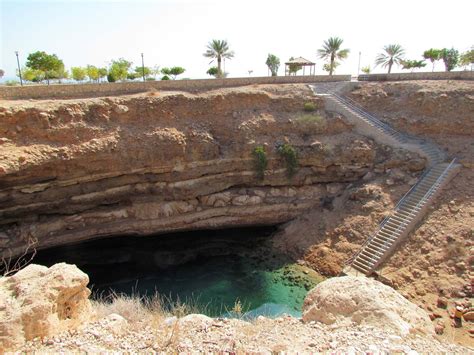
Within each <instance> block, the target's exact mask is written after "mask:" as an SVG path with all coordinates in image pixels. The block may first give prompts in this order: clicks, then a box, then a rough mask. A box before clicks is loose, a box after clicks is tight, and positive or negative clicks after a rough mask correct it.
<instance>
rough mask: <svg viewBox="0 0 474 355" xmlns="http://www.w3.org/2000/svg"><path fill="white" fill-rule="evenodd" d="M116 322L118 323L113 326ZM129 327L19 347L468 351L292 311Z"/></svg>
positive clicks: (88, 330) (88, 329) (121, 324)
mask: <svg viewBox="0 0 474 355" xmlns="http://www.w3.org/2000/svg"><path fill="white" fill-rule="evenodd" d="M117 328H118V329H117ZM141 328H142V329H137V328H136V326H135V325H134V326H133V327H130V326H129V325H128V322H127V321H126V320H125V319H124V318H122V317H118V316H116V315H112V316H109V317H106V318H104V319H102V320H100V321H96V322H93V323H90V324H88V325H87V326H84V327H82V329H79V330H75V331H71V332H67V333H63V334H60V335H57V336H54V337H51V338H46V339H42V340H40V339H38V340H35V341H31V342H28V343H27V344H26V345H25V346H23V347H22V348H21V350H20V351H22V352H62V353H64V352H66V353H67V352H78V351H80V352H91V353H97V352H108V351H119V352H137V351H143V352H155V351H158V352H169V353H175V352H193V353H194V352H229V353H274V352H292V353H296V352H325V351H327V352H331V353H332V352H338V353H381V352H384V353H387V352H390V353H392V352H397V353H413V351H416V352H420V353H444V352H448V353H458V354H467V353H469V352H473V351H474V350H473V349H468V348H464V347H460V346H456V345H451V344H446V343H441V342H439V341H438V340H437V339H434V338H432V337H426V336H421V335H416V334H413V335H410V336H407V337H401V336H399V335H396V334H394V333H392V332H390V331H385V330H383V329H381V328H378V327H374V326H357V325H355V326H348V327H338V326H326V325H324V324H321V323H317V322H311V323H308V324H304V323H303V322H302V321H301V320H298V319H296V318H291V317H281V318H277V319H268V318H264V317H260V318H258V319H257V320H255V321H253V322H246V321H242V320H236V319H211V318H207V317H205V316H202V315H190V316H187V317H183V318H181V319H180V320H179V321H176V320H175V319H174V318H169V319H164V320H163V321H161V322H160V321H157V323H156V325H155V326H150V325H148V326H142V327H141Z"/></svg>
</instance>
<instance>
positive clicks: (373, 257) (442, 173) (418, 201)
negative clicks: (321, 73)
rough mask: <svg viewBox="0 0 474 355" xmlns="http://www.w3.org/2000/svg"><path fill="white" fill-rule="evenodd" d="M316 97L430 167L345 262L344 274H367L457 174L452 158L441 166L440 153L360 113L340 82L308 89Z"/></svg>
mask: <svg viewBox="0 0 474 355" xmlns="http://www.w3.org/2000/svg"><path fill="white" fill-rule="evenodd" d="M311 88H312V89H313V91H314V92H315V93H316V94H323V95H324V96H325V99H326V100H327V103H331V104H332V105H333V106H334V105H336V107H338V109H339V111H343V112H344V113H345V114H348V115H352V117H355V118H356V119H358V120H362V121H363V122H364V123H365V124H366V125H368V126H366V127H369V128H371V129H373V130H374V132H375V133H376V135H377V136H379V137H383V138H386V139H388V141H390V142H391V143H392V144H394V145H399V146H402V147H403V146H404V147H406V148H407V149H410V148H415V149H416V150H417V151H418V152H419V153H421V154H423V155H425V156H426V158H427V159H428V162H429V165H430V167H429V168H428V169H427V170H426V171H425V173H424V174H423V175H422V176H421V177H420V178H419V180H418V182H417V183H416V184H415V185H413V187H412V188H411V189H410V190H409V191H408V192H407V193H406V194H405V195H404V196H403V197H402V198H401V199H400V201H399V202H398V204H397V206H396V207H395V209H394V211H393V212H392V213H391V214H390V215H389V216H387V217H386V218H385V219H384V220H383V221H382V223H381V224H380V225H379V228H378V229H377V231H376V232H375V233H374V234H373V235H372V236H370V237H369V238H368V239H367V240H366V241H365V243H364V244H363V245H362V246H361V248H360V249H359V250H358V251H357V253H355V254H354V255H353V256H352V257H351V258H350V259H349V260H347V262H346V266H345V268H344V270H343V273H344V274H346V275H370V274H371V273H373V272H374V271H375V269H376V268H377V267H378V266H379V265H380V264H381V263H382V262H383V261H384V260H385V259H386V258H387V257H388V256H389V255H390V254H391V253H392V252H393V251H394V249H395V247H396V246H397V245H398V243H399V242H400V241H401V240H402V239H403V238H405V237H406V236H407V235H408V234H409V233H410V232H411V230H412V229H413V228H414V227H415V226H416V225H417V223H419V222H420V221H421V219H422V218H423V216H424V215H425V213H426V209H427V207H428V206H429V205H430V203H431V202H432V201H433V200H434V198H435V197H436V195H437V194H438V193H439V192H440V191H441V189H442V187H443V186H444V185H446V184H447V183H448V182H449V181H450V180H451V179H452V178H453V177H454V176H455V175H456V174H457V172H458V171H459V169H460V165H458V164H456V162H455V159H454V160H453V161H451V163H443V161H444V159H445V155H444V152H442V151H441V150H440V149H439V148H438V147H437V146H435V145H433V144H431V143H429V142H426V141H425V140H423V139H420V138H418V137H413V136H409V135H407V134H403V133H400V132H398V131H396V130H394V129H393V128H392V127H390V126H389V125H387V124H386V123H384V122H382V121H380V120H379V119H378V118H376V117H375V116H373V115H371V114H370V113H368V112H366V111H364V110H363V109H362V108H361V107H359V106H358V105H357V103H355V102H354V101H352V100H350V99H349V98H347V97H345V96H343V95H341V94H340V93H339V91H340V88H341V84H340V83H324V84H318V85H317V86H312V87H311Z"/></svg>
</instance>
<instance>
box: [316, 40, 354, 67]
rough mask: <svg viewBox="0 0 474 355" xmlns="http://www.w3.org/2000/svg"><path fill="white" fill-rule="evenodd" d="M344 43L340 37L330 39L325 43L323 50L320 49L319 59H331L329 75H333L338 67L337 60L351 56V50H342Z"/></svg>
mask: <svg viewBox="0 0 474 355" xmlns="http://www.w3.org/2000/svg"><path fill="white" fill-rule="evenodd" d="M342 42H343V41H342V39H341V38H339V37H330V38H329V39H328V40H327V41H324V43H323V48H321V49H318V55H319V58H322V59H329V75H332V73H333V71H334V69H335V68H336V66H337V64H336V60H337V59H339V60H342V59H346V58H347V56H348V55H349V49H340V48H341V45H342Z"/></svg>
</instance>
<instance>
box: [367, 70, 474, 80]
mask: <svg viewBox="0 0 474 355" xmlns="http://www.w3.org/2000/svg"><path fill="white" fill-rule="evenodd" d="M358 80H359V81H401V80H474V72H472V71H452V72H423V73H393V74H364V75H359V76H358Z"/></svg>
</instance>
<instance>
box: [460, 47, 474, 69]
mask: <svg viewBox="0 0 474 355" xmlns="http://www.w3.org/2000/svg"><path fill="white" fill-rule="evenodd" d="M473 64H474V47H472V48H471V50H469V51H467V52H464V53H463V54H461V56H460V57H459V65H461V66H463V67H467V66H468V65H470V66H471V71H472V65H473Z"/></svg>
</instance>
